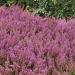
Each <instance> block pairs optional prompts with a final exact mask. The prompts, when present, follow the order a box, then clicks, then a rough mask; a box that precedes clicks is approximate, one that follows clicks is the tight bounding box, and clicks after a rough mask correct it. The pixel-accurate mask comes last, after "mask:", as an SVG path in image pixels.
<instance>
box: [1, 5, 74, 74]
mask: <svg viewBox="0 0 75 75" xmlns="http://www.w3.org/2000/svg"><path fill="white" fill-rule="evenodd" d="M74 72H75V19H70V20H69V21H67V22H66V21H65V20H64V19H55V18H46V17H45V18H42V17H39V16H34V15H31V14H30V13H28V12H27V11H26V10H25V11H23V10H22V9H21V8H20V7H18V6H12V7H10V8H6V7H0V74H1V75H74Z"/></svg>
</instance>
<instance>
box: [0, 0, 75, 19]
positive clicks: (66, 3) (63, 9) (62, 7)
mask: <svg viewBox="0 0 75 75" xmlns="http://www.w3.org/2000/svg"><path fill="white" fill-rule="evenodd" d="M16 1H18V4H19V5H21V6H22V7H24V8H25V7H26V8H27V9H28V10H29V11H30V12H33V13H34V14H35V15H36V14H39V15H40V16H54V17H57V18H68V17H71V16H75V0H0V4H1V5H2V4H8V5H9V6H10V5H12V4H13V3H16Z"/></svg>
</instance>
